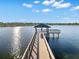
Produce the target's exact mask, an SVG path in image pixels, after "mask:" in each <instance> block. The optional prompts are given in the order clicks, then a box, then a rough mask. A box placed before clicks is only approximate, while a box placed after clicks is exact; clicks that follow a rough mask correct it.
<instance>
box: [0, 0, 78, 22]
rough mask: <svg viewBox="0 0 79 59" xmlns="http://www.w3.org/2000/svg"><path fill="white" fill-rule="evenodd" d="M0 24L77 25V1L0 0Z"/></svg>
mask: <svg viewBox="0 0 79 59" xmlns="http://www.w3.org/2000/svg"><path fill="white" fill-rule="evenodd" d="M0 22H38V23H39V22H43V23H48V22H49V23H72V22H78V23H79V0H0Z"/></svg>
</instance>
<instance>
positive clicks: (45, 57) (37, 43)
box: [21, 32, 55, 59]
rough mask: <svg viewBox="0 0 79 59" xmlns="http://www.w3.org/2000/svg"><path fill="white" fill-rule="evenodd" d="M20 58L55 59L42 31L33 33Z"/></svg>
mask: <svg viewBox="0 0 79 59" xmlns="http://www.w3.org/2000/svg"><path fill="white" fill-rule="evenodd" d="M21 59H55V57H54V54H53V53H52V51H51V49H50V46H49V44H48V42H47V40H46V38H45V35H44V33H43V32H40V33H35V34H34V36H33V38H32V39H31V41H30V43H29V44H28V47H27V48H26V50H25V52H24V54H23V56H22V58H21Z"/></svg>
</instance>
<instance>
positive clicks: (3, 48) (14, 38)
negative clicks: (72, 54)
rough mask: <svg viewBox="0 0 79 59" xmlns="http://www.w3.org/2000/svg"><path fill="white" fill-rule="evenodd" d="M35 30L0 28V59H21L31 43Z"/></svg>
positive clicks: (27, 28)
mask: <svg viewBox="0 0 79 59" xmlns="http://www.w3.org/2000/svg"><path fill="white" fill-rule="evenodd" d="M33 33H34V29H33V28H32V27H1V28H0V59H16V57H20V56H21V55H22V54H23V52H24V50H25V48H26V47H27V44H28V43H29V41H30V39H31V37H32V35H33Z"/></svg>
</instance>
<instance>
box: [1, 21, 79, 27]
mask: <svg viewBox="0 0 79 59" xmlns="http://www.w3.org/2000/svg"><path fill="white" fill-rule="evenodd" d="M37 24H39V23H17V22H15V23H2V22H0V27H16V26H35V25H37ZM45 24H48V25H52V26H53V25H59V26H61V25H66V26H79V23H45Z"/></svg>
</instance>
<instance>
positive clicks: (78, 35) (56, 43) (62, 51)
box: [49, 26, 79, 59]
mask: <svg viewBox="0 0 79 59" xmlns="http://www.w3.org/2000/svg"><path fill="white" fill-rule="evenodd" d="M52 28H56V29H60V30H61V33H60V38H59V39H58V40H57V39H54V38H52V37H50V39H49V45H50V47H51V49H52V51H53V53H54V55H55V56H56V59H79V26H53V27H52Z"/></svg>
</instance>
